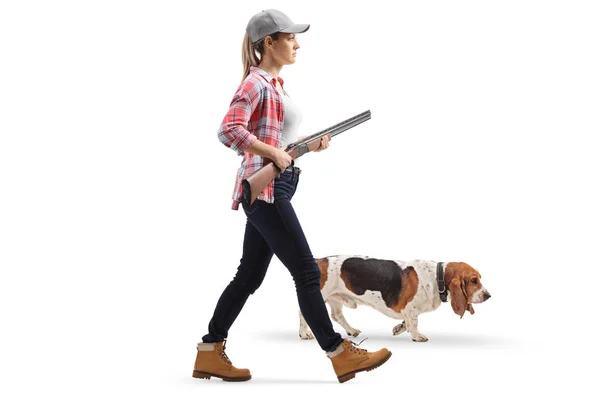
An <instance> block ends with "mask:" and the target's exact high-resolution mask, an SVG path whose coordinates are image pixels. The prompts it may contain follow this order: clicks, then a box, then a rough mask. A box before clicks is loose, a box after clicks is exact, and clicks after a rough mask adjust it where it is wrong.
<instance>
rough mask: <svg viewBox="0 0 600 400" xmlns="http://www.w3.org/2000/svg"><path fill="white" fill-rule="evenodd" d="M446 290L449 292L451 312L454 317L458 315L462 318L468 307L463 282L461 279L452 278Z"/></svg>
mask: <svg viewBox="0 0 600 400" xmlns="http://www.w3.org/2000/svg"><path fill="white" fill-rule="evenodd" d="M448 290H449V291H450V299H451V300H450V304H451V305H452V310H453V311H454V313H456V315H459V316H460V317H461V318H462V317H463V315H464V314H465V311H467V307H468V305H467V296H466V293H465V287H464V282H463V281H462V279H459V278H453V279H452V280H451V281H450V284H449V285H448ZM471 309H472V307H471ZM469 311H471V310H469Z"/></svg>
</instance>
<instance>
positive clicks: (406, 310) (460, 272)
mask: <svg viewBox="0 0 600 400" xmlns="http://www.w3.org/2000/svg"><path fill="white" fill-rule="evenodd" d="M315 261H316V262H317V265H318V266H319V269H320V270H321V294H322V295H323V299H324V300H325V302H326V303H327V304H329V306H330V307H331V318H332V319H333V320H334V321H336V322H337V323H338V324H340V325H341V326H342V327H343V328H344V329H345V330H346V332H347V334H348V335H350V336H358V334H360V331H359V330H358V329H355V328H353V327H352V326H350V324H348V322H347V321H346V319H345V318H344V314H343V313H342V308H343V306H346V307H350V308H356V307H357V306H358V305H361V304H362V305H368V306H371V307H372V308H374V309H376V310H377V311H380V312H381V313H383V314H385V315H387V316H388V317H391V318H394V319H400V320H403V322H402V323H401V324H399V325H396V326H395V327H394V328H393V330H392V333H393V334H394V335H399V334H401V333H403V332H405V331H408V333H410V335H411V337H412V340H413V341H416V342H426V341H427V340H428V339H427V337H426V336H425V335H423V334H422V333H420V332H419V330H418V329H417V327H418V316H419V314H422V313H425V312H429V311H433V310H435V309H437V308H438V307H439V306H440V304H441V299H440V295H439V293H438V284H437V280H436V272H437V262H435V261H430V260H412V261H397V260H381V259H376V258H371V257H366V256H339V255H338V256H329V257H325V258H319V259H316V260H315ZM443 269H444V282H445V285H446V287H447V289H448V299H449V301H450V304H451V305H452V310H453V311H454V312H455V313H456V314H457V315H459V316H460V317H461V318H462V317H463V315H464V313H465V312H466V311H469V312H470V313H471V314H473V313H474V312H475V310H474V309H473V306H472V305H473V304H477V303H482V302H484V301H485V300H487V299H488V298H490V297H491V296H490V294H489V292H488V291H487V290H486V289H485V288H484V287H483V286H482V284H481V275H480V274H479V272H478V271H477V270H476V269H474V268H473V267H471V266H470V265H469V264H467V263H464V262H445V263H443ZM299 335H300V337H301V338H302V339H312V338H313V334H312V332H311V331H310V328H309V327H308V324H307V323H306V321H305V320H304V317H303V316H302V313H301V312H300V330H299Z"/></svg>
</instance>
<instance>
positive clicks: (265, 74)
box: [250, 66, 283, 87]
mask: <svg viewBox="0 0 600 400" xmlns="http://www.w3.org/2000/svg"><path fill="white" fill-rule="evenodd" d="M250 73H251V74H258V75H260V76H262V77H263V78H264V79H265V80H266V81H267V82H271V83H272V84H273V85H274V86H277V82H276V81H275V78H273V77H272V76H271V75H269V73H268V72H267V71H265V70H264V69H260V68H258V67H254V66H250ZM277 80H278V81H279V84H280V85H281V87H283V78H282V77H280V76H278V77H277Z"/></svg>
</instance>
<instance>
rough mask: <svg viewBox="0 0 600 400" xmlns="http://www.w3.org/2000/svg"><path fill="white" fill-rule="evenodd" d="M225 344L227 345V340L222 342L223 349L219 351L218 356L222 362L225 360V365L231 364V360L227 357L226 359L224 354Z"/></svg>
mask: <svg viewBox="0 0 600 400" xmlns="http://www.w3.org/2000/svg"><path fill="white" fill-rule="evenodd" d="M225 343H227V340H223V349H222V350H221V352H220V353H219V355H220V356H221V358H222V359H223V360H225V362H226V363H227V364H231V360H230V359H229V357H227V354H225Z"/></svg>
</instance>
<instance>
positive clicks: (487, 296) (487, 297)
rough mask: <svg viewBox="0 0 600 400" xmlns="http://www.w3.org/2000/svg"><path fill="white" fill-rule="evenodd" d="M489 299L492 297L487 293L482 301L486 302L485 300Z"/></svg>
mask: <svg viewBox="0 0 600 400" xmlns="http://www.w3.org/2000/svg"><path fill="white" fill-rule="evenodd" d="M490 297H492V295H491V294H489V293H488V292H485V293H484V294H483V301H486V300H487V299H489V298H490Z"/></svg>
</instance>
